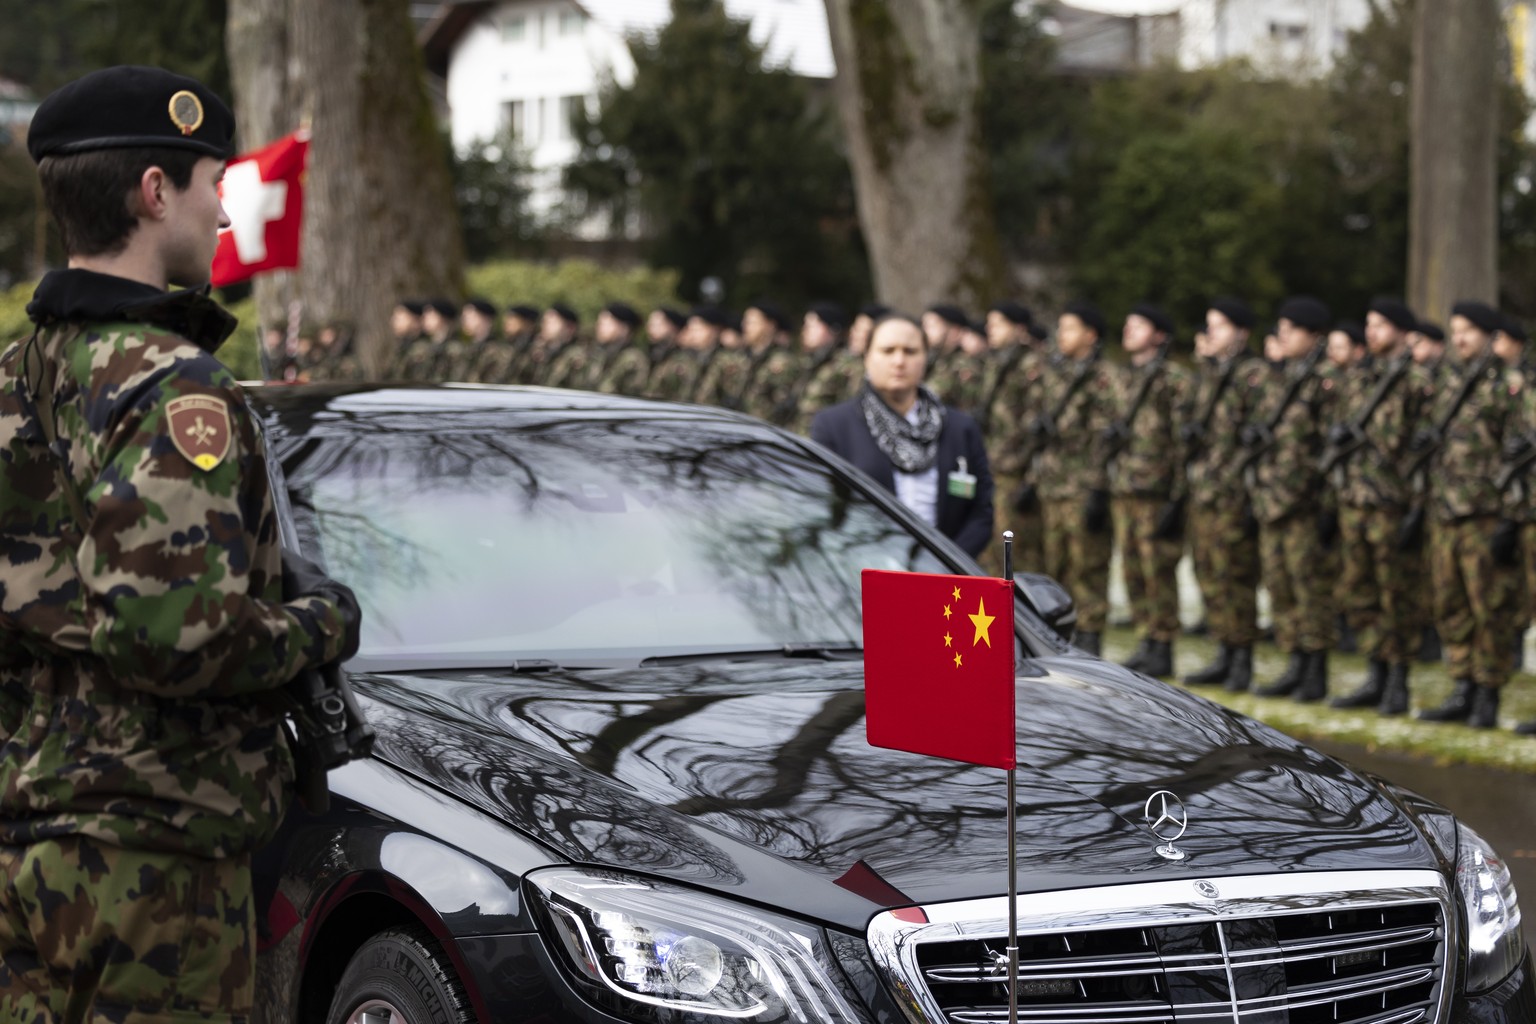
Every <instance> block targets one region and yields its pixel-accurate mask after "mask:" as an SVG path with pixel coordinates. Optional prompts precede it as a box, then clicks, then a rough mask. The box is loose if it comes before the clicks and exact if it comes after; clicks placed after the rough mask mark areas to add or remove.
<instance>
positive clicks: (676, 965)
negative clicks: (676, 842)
mask: <svg viewBox="0 0 1536 1024" xmlns="http://www.w3.org/2000/svg"><path fill="white" fill-rule="evenodd" d="M528 883H529V884H530V885H531V886H532V887H533V889H534V890H535V892H536V893H537V894H538V895H539V897H541V899H542V903H543V906H544V909H545V910H546V911H547V912H548V913H547V915H546V916H547V919H548V922H549V925H550V929H551V930H552V931H553V933H554V936H555V938H556V939H557V940H558V942H559V945H560V947H561V948H562V949H563V950H564V951H565V953H566V956H567V958H568V959H569V961H570V963H571V965H572V967H574V968H575V970H576V971H577V972H579V973H580V974H581V975H582V976H584V977H585V978H587V979H588V980H589V981H591V982H594V983H596V984H597V985H599V986H601V988H602V989H603V990H605V991H606V992H607V993H610V994H611V996H617V997H618V999H617V1001H615V1000H613V999H612V998H611V997H610V998H609V999H605V1000H604V1002H606V1003H612V1004H614V1008H615V1009H618V1010H619V1011H621V1012H624V1013H626V1014H627V1015H628V1016H631V1017H633V1016H637V1015H638V1016H641V1017H642V1018H646V1019H652V1018H656V1019H664V1018H670V1019H675V1016H674V1015H672V1014H667V1013H665V1012H661V1013H658V1012H657V1011H668V1010H671V1011H677V1010H682V1011H685V1012H688V1013H695V1014H700V1015H703V1016H709V1017H725V1018H730V1019H733V1020H750V1021H754V1022H761V1024H812V1022H816V1024H821V1022H826V1024H858V1021H859V1018H858V1016H857V1014H856V1013H855V1012H854V1011H853V1009H852V1008H851V1007H850V1006H849V1005H848V1002H847V1000H846V999H845V998H844V996H843V994H842V993H841V992H840V991H839V989H838V986H837V983H836V982H835V981H834V980H833V978H832V975H831V971H832V970H833V969H834V968H832V967H831V962H830V958H829V956H828V954H827V951H826V950H825V948H824V946H825V943H824V940H823V938H822V935H821V931H820V929H818V928H815V927H813V926H811V925H808V924H804V923H802V922H799V921H795V920H793V919H790V918H785V917H781V916H779V915H776V914H770V913H767V912H765V911H762V910H758V909H757V908H755V907H749V906H746V905H744V904H739V903H734V902H732V901H730V900H726V899H722V898H720V897H717V896H711V895H708V894H705V893H700V892H695V891H693V890H691V889H686V888H684V887H682V886H676V885H670V884H668V883H665V882H657V881H652V880H650V879H643V878H637V877H634V876H631V875H623V874H619V873H617V872H606V871H595V870H585V869H579V868H551V869H548V870H543V871H536V872H533V873H531V874H530V875H529V876H528Z"/></svg>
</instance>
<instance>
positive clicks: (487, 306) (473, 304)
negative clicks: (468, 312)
mask: <svg viewBox="0 0 1536 1024" xmlns="http://www.w3.org/2000/svg"><path fill="white" fill-rule="evenodd" d="M464 308H465V309H472V310H474V311H475V312H476V313H479V314H480V315H481V316H495V315H496V307H495V305H493V304H492V303H491V300H489V299H482V298H478V297H476V298H473V299H465V300H464Z"/></svg>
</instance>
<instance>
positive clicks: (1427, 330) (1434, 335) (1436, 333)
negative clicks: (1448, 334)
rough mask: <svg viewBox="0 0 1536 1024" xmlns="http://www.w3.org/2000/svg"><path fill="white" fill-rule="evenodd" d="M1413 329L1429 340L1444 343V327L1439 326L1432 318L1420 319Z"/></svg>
mask: <svg viewBox="0 0 1536 1024" xmlns="http://www.w3.org/2000/svg"><path fill="white" fill-rule="evenodd" d="M1414 330H1416V331H1418V332H1419V333H1420V334H1422V335H1424V337H1426V338H1428V339H1429V340H1430V341H1438V342H1440V344H1442V345H1443V344H1445V328H1444V327H1441V326H1440V325H1439V324H1437V323H1435V322H1434V321H1433V320H1420V321H1419V324H1418V326H1417V327H1415V328H1414Z"/></svg>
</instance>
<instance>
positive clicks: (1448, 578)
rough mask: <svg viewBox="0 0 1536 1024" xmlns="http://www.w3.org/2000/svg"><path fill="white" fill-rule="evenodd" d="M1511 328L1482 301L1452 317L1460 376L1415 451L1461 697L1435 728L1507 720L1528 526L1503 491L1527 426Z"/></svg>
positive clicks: (1451, 665)
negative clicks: (1506, 340)
mask: <svg viewBox="0 0 1536 1024" xmlns="http://www.w3.org/2000/svg"><path fill="white" fill-rule="evenodd" d="M1502 327H1503V320H1502V318H1501V317H1500V316H1499V314H1498V312H1497V311H1496V310H1494V309H1492V308H1490V307H1488V306H1486V305H1484V304H1483V303H1481V302H1458V303H1457V304H1456V305H1455V306H1454V307H1453V308H1452V311H1451V344H1452V347H1453V348H1454V349H1455V352H1456V366H1455V368H1454V370H1455V372H1454V373H1453V374H1452V375H1450V376H1448V378H1447V379H1444V380H1443V381H1442V382H1441V384H1440V386H1439V387H1438V388H1437V389H1436V396H1435V403H1434V408H1433V410H1432V411H1431V413H1430V417H1429V424H1428V425H1427V426H1426V427H1424V428H1423V429H1421V430H1420V431H1419V434H1418V435H1417V436H1416V437H1415V439H1414V448H1415V449H1416V450H1417V451H1420V452H1428V453H1432V454H1431V456H1430V459H1429V466H1428V470H1427V472H1426V477H1427V479H1428V481H1429V484H1430V510H1431V519H1432V520H1433V524H1434V525H1433V529H1432V531H1431V535H1430V545H1431V556H1430V557H1431V565H1430V568H1431V570H1432V572H1433V576H1434V592H1435V611H1436V619H1437V621H1438V623H1439V630H1440V640H1441V642H1442V643H1443V645H1444V647H1445V662H1446V670H1447V672H1448V673H1449V674H1450V676H1451V678H1452V679H1453V680H1454V686H1453V689H1452V692H1451V695H1450V696H1449V697H1448V698H1446V700H1445V702H1444V703H1443V704H1441V705H1440V706H1439V707H1437V708H1433V709H1430V710H1428V711H1421V712H1420V713H1419V717H1420V718H1422V719H1424V720H1426V721H1432V722H1466V723H1467V724H1469V725H1471V726H1474V727H1476V728H1480V729H1491V728H1493V727H1494V726H1495V725H1497V724H1498V713H1499V691H1500V689H1501V688H1502V687H1503V686H1504V685H1505V684H1506V683H1507V682H1509V676H1510V669H1511V658H1510V650H1511V648H1512V647H1513V646H1514V640H1515V634H1516V632H1517V629H1518V626H1519V615H1520V572H1519V558H1520V555H1519V542H1520V540H1519V527H1518V526H1517V525H1516V524H1515V523H1514V522H1512V521H1510V520H1509V519H1508V518H1506V513H1507V510H1506V508H1505V505H1504V500H1505V499H1504V495H1503V494H1502V493H1501V492H1500V491H1499V489H1498V488H1497V486H1496V485H1495V483H1496V480H1497V477H1498V472H1499V468H1500V464H1501V462H1502V458H1503V446H1504V443H1505V441H1506V440H1507V439H1508V438H1509V437H1511V436H1512V435H1514V434H1515V433H1517V432H1518V430H1519V429H1520V392H1521V390H1522V389H1521V387H1520V382H1519V379H1518V377H1517V376H1516V375H1515V374H1514V373H1512V372H1511V371H1510V370H1509V369H1508V368H1507V367H1506V366H1505V365H1504V364H1503V363H1502V362H1501V361H1500V360H1499V358H1498V356H1496V355H1495V354H1494V352H1493V338H1494V335H1495V334H1497V333H1498V332H1499V331H1500V330H1501V329H1502Z"/></svg>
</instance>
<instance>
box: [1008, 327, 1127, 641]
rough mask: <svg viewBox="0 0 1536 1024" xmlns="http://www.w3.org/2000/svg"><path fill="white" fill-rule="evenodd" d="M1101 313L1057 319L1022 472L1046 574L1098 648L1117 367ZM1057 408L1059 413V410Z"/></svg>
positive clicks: (1105, 605) (1105, 606)
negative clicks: (1035, 513)
mask: <svg viewBox="0 0 1536 1024" xmlns="http://www.w3.org/2000/svg"><path fill="white" fill-rule="evenodd" d="M1104 330H1105V323H1104V316H1103V314H1102V313H1100V312H1099V311H1098V310H1097V309H1096V308H1094V307H1093V306H1090V305H1088V304H1086V303H1074V304H1072V305H1069V306H1067V308H1066V311H1065V312H1064V313H1062V314H1061V316H1060V318H1058V320H1057V322H1056V354H1055V355H1054V356H1053V357H1052V358H1051V359H1049V360H1047V361H1046V363H1045V365H1044V367H1043V368H1042V372H1041V375H1040V380H1039V390H1038V400H1036V401H1034V402H1032V403H1031V405H1030V406H1029V408H1027V409H1024V410H1020V413H1019V414H1021V415H1023V416H1025V417H1027V418H1028V419H1027V422H1026V425H1025V437H1026V443H1027V444H1028V445H1029V447H1030V448H1031V449H1034V450H1035V451H1036V452H1037V454H1035V455H1034V457H1033V459H1032V464H1029V465H1026V466H1025V469H1024V475H1025V476H1026V477H1028V478H1029V479H1031V480H1033V481H1035V484H1036V488H1037V490H1038V493H1039V500H1040V514H1041V521H1042V526H1043V530H1044V549H1045V552H1044V553H1045V561H1044V568H1045V572H1046V573H1047V574H1048V575H1050V576H1053V577H1055V578H1056V580H1057V581H1058V582H1060V583H1061V584H1062V586H1064V587H1066V588H1067V590H1068V592H1069V593H1071V595H1072V599H1073V601H1074V602H1075V603H1076V605H1077V636H1076V638H1075V639H1074V641H1073V642H1074V643H1076V644H1077V646H1078V647H1080V648H1082V649H1083V650H1085V651H1087V652H1088V653H1090V654H1098V653H1099V647H1100V643H1101V639H1102V637H1103V633H1104V621H1105V619H1106V617H1107V616H1108V613H1109V562H1110V556H1111V554H1112V548H1113V537H1112V536H1111V531H1110V510H1109V477H1108V475H1107V472H1106V469H1105V447H1104V442H1105V430H1106V429H1107V428H1108V427H1109V425H1110V422H1111V418H1112V415H1113V404H1112V403H1113V400H1114V380H1113V370H1112V369H1111V368H1110V367H1109V366H1108V365H1106V364H1105V363H1104V361H1103V360H1102V359H1101V358H1100V357H1099V339H1100V338H1102V337H1103V335H1104ZM1058 410H1059V411H1058Z"/></svg>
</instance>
